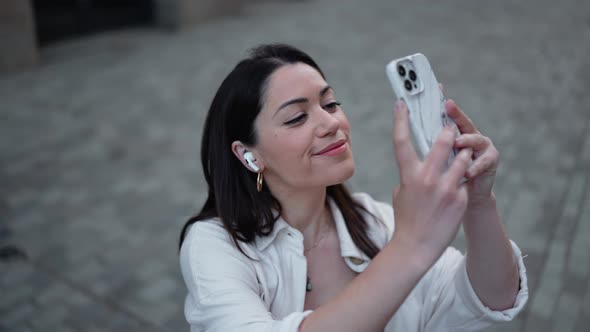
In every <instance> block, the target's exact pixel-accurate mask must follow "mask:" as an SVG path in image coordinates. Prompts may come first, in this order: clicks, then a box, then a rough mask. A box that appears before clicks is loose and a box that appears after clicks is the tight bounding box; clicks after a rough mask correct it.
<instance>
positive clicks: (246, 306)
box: [180, 193, 528, 332]
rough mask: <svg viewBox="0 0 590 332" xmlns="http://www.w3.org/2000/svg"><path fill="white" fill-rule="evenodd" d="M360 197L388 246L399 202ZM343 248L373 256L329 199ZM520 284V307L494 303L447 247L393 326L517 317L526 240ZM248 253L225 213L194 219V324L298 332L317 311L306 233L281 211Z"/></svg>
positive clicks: (353, 261) (458, 327)
mask: <svg viewBox="0 0 590 332" xmlns="http://www.w3.org/2000/svg"><path fill="white" fill-rule="evenodd" d="M353 198H354V199H355V200H356V201H357V202H359V203H360V204H361V205H362V206H364V207H365V208H366V209H367V210H368V211H369V212H371V213H372V214H374V215H375V216H376V217H377V218H378V219H380V221H381V222H377V221H375V222H374V219H373V218H371V217H368V216H367V220H368V224H369V225H370V226H369V230H368V235H369V236H370V237H371V239H372V240H373V241H374V243H375V244H376V245H377V246H379V247H380V248H383V247H384V246H385V245H386V244H387V242H389V240H390V239H391V237H392V234H393V231H394V220H393V209H392V207H391V205H388V204H385V203H382V202H377V201H375V200H373V199H372V198H371V197H370V196H369V195H367V194H364V193H361V194H354V195H353ZM329 204H330V208H331V210H332V215H333V217H334V222H335V225H336V231H337V233H338V238H339V240H340V248H341V254H342V257H343V258H344V260H345V262H346V264H347V265H348V267H350V268H351V269H352V270H354V271H356V272H362V271H363V270H364V269H365V268H366V267H367V265H368V264H369V262H370V260H369V258H368V257H367V256H366V255H365V254H364V253H363V252H361V250H360V249H358V248H357V247H356V246H355V245H354V242H353V241H352V238H351V237H350V234H349V233H348V231H347V229H346V225H345V223H344V219H343V217H342V214H341V212H340V210H339V209H338V207H337V206H336V204H335V203H334V202H333V201H332V200H329ZM511 243H512V248H513V250H514V255H515V257H516V260H517V262H518V269H519V274H520V290H519V292H518V294H517V296H516V301H515V303H514V306H513V308H510V309H507V310H503V311H492V310H490V309H489V308H487V307H485V306H484V305H483V304H482V302H481V301H480V300H479V298H478V297H477V295H476V294H475V291H474V290H473V287H472V286H471V284H470V282H469V279H468V277H467V270H466V267H465V257H464V256H463V255H462V254H461V253H460V252H459V251H457V250H456V249H454V248H451V247H449V248H447V250H446V251H445V252H444V253H443V255H442V256H441V257H440V258H439V259H438V261H437V262H436V263H435V264H434V265H433V266H432V267H431V268H430V269H429V270H428V272H427V273H426V274H425V275H424V277H423V278H422V279H421V280H420V281H419V282H418V284H417V285H416V287H415V288H414V289H413V290H412V292H411V293H410V294H409V295H408V297H407V298H406V300H405V301H404V303H403V304H402V305H401V307H400V308H399V309H398V311H397V312H396V313H395V315H394V316H393V317H392V318H391V320H390V321H389V322H388V324H387V326H386V328H385V331H386V332H391V331H406V332H417V331H475V330H479V329H483V328H486V327H488V326H490V325H492V324H493V323H495V322H502V321H510V320H512V319H513V318H514V317H515V316H516V315H517V314H518V313H519V312H520V311H521V310H522V308H523V307H524V305H525V303H526V302H527V299H528V287H527V277H526V271H525V267H524V264H523V261H522V255H521V252H520V250H519V248H518V247H517V246H516V245H515V244H514V243H513V242H511ZM241 247H242V248H243V250H244V252H245V253H246V254H248V256H250V257H251V258H254V260H252V259H249V258H247V257H246V256H244V255H243V254H242V253H241V252H240V251H239V250H238V249H237V248H236V247H235V245H234V244H233V242H232V240H231V239H230V237H229V235H228V233H227V231H226V230H225V229H224V228H223V226H222V224H221V222H220V221H219V220H218V219H211V220H205V221H199V222H196V223H194V224H193V225H192V226H191V227H190V229H189V231H188V234H187V235H186V238H185V240H184V243H183V245H182V249H181V252H180V266H181V270H182V275H183V277H184V280H185V282H186V285H187V288H188V295H187V297H186V301H185V307H184V313H185V316H186V320H187V321H188V323H189V324H190V326H191V331H192V332H197V331H207V332H209V331H223V332H232V331H240V332H242V331H276V332H279V331H280V332H296V331H297V330H298V327H299V324H300V323H301V321H302V320H303V319H304V318H305V317H306V316H307V315H309V314H310V313H311V312H312V311H311V310H308V311H304V310H303V306H304V302H305V294H306V290H305V283H306V280H307V263H306V258H305V256H304V255H303V236H302V234H301V233H300V232H299V231H298V230H297V229H295V228H293V227H291V226H289V225H288V224H287V223H286V222H285V221H284V220H283V219H282V218H279V219H278V220H277V222H276V224H275V226H274V229H273V231H272V233H271V234H269V235H268V236H264V237H257V238H256V241H255V242H254V243H251V244H243V243H242V244H241Z"/></svg>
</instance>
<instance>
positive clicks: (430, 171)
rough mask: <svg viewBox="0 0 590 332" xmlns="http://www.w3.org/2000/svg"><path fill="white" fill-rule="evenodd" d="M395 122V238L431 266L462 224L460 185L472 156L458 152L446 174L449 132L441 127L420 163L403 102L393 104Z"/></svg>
mask: <svg viewBox="0 0 590 332" xmlns="http://www.w3.org/2000/svg"><path fill="white" fill-rule="evenodd" d="M394 121H395V122H394V131H393V144H394V146H395V156H396V160H397V165H398V168H399V173H400V187H399V188H398V189H396V191H395V192H394V194H393V206H394V213H395V221H396V230H395V232H394V239H396V240H397V241H402V242H403V243H404V244H405V245H409V246H411V247H412V248H413V249H415V250H418V251H420V252H421V253H423V254H425V255H426V256H425V257H426V258H427V259H428V260H429V262H428V263H429V264H431V263H434V261H435V260H436V259H437V258H438V257H439V256H440V254H442V252H443V251H444V249H445V248H446V247H447V246H448V245H449V244H450V242H451V241H452V240H453V239H454V238H455V235H456V234H457V231H458V229H459V226H460V224H461V219H462V218H463V214H464V213H465V210H466V207H467V200H468V195H467V188H466V186H465V184H460V183H461V179H462V178H463V176H464V174H465V172H466V171H467V167H468V166H469V161H470V160H471V156H472V152H471V149H463V150H461V152H459V154H458V155H457V157H456V158H455V160H454V161H453V163H452V164H451V166H450V167H449V169H448V170H447V171H446V172H445V169H446V165H447V158H448V155H449V153H450V152H451V149H452V147H453V145H454V137H455V133H454V131H453V130H452V129H450V128H444V129H443V131H442V132H441V134H440V135H439V137H438V139H437V140H436V142H435V143H434V145H433V147H432V150H431V151H430V152H429V153H428V156H427V157H426V159H425V160H424V161H420V159H419V158H418V156H417V155H416V151H415V150H414V147H413V145H412V142H411V139H410V128H409V119H408V110H407V107H406V104H405V103H403V102H397V103H396V106H395V112H394ZM423 257H424V256H423ZM430 260H431V261H430Z"/></svg>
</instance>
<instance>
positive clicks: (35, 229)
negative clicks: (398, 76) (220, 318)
mask: <svg viewBox="0 0 590 332" xmlns="http://www.w3.org/2000/svg"><path fill="white" fill-rule="evenodd" d="M361 3H362V4H361ZM443 3H444V4H443ZM589 37H590V5H589V4H588V2H586V1H581V0H580V1H574V0H572V1H561V2H558V1H548V0H540V1H536V2H527V3H526V4H525V2H524V1H522V2H512V1H488V2H482V1H477V2H475V1H467V0H463V1H451V2H433V1H425V0H420V1H414V2H412V3H411V4H409V3H402V2H400V1H393V0H371V1H364V2H361V1H352V0H338V1H337V0H318V1H301V2H295V1H293V2H278V3H257V4H252V5H250V6H248V8H246V9H245V10H243V11H242V12H241V13H240V14H238V15H235V16H230V17H225V18H220V19H215V20H211V21H209V22H207V23H204V24H202V25H199V26H197V27H195V28H194V29H191V30H187V31H184V32H180V33H177V34H173V33H168V32H163V31H159V30H155V29H153V30H152V29H142V30H126V31H121V32H111V33H108V34H103V35H98V36H94V37H90V38H86V39H83V40H74V41H68V42H63V43H61V44H56V45H53V46H51V47H49V48H47V49H44V50H43V53H42V57H43V59H44V60H43V61H44V63H43V64H42V65H41V66H40V67H39V68H37V69H35V70H32V71H29V72H26V73H22V74H18V75H12V76H4V77H1V78H0V109H1V111H0V117H1V121H0V130H1V132H2V140H1V141H0V149H1V151H2V153H1V155H0V216H1V218H0V247H2V248H3V249H2V257H3V258H2V262H0V294H1V295H0V331H145V330H151V331H178V330H187V329H188V326H187V325H186V323H185V321H184V318H183V310H182V305H183V300H184V295H185V288H184V287H185V286H184V284H183V282H182V280H181V277H180V274H179V268H178V261H177V238H178V234H179V230H180V228H181V225H182V224H183V222H184V220H185V219H186V218H187V216H189V215H190V214H191V213H192V212H194V211H195V210H196V209H197V208H198V207H199V206H200V204H201V203H202V202H203V200H204V195H205V188H204V181H203V179H202V177H201V172H200V164H199V160H198V151H199V144H200V133H201V127H202V123H203V118H204V115H205V112H206V109H207V106H208V104H209V102H210V101H211V99H212V96H213V93H214V91H215V90H216V88H217V87H218V86H219V84H220V83H221V80H222V78H223V77H224V76H225V75H226V74H227V73H228V72H229V70H230V68H231V67H232V66H233V65H235V63H236V62H237V60H238V59H239V58H240V57H241V56H242V55H243V54H244V53H245V51H246V50H247V49H248V48H250V47H252V46H253V45H256V44H258V43H261V42H270V41H283V42H288V43H293V44H294V45H297V46H299V47H301V48H302V49H304V50H306V51H308V52H309V53H310V54H311V55H312V56H313V57H315V58H316V60H317V61H318V63H319V64H320V65H321V66H322V67H323V69H324V71H325V72H326V74H327V76H328V79H329V81H330V83H331V85H333V86H334V87H335V89H336V93H337V95H338V97H339V99H340V100H341V101H342V103H343V107H344V109H345V111H346V112H347V114H348V116H349V119H350V121H351V125H352V128H353V147H354V151H355V159H356V162H357V172H356V174H355V176H354V177H353V179H351V181H350V186H351V187H352V188H353V189H354V190H356V191H366V192H369V193H371V194H372V195H374V196H375V197H377V198H379V199H381V200H385V201H389V199H390V193H391V188H392V186H393V185H395V184H396V183H397V181H398V179H397V177H396V174H395V173H396V170H395V165H394V160H393V153H392V147H391V140H390V137H391V127H392V125H391V124H392V120H391V118H392V109H393V94H392V92H391V90H390V87H389V83H388V82H387V80H386V76H385V73H384V66H385V64H386V63H387V62H388V60H390V59H392V58H394V57H399V56H403V55H406V54H409V53H413V52H417V51H420V52H422V53H424V54H426V55H427V56H428V57H429V58H430V60H431V62H432V63H433V66H434V68H435V70H436V72H437V75H438V78H439V80H441V81H442V82H445V83H446V90H447V95H449V96H450V97H453V98H454V99H456V100H457V101H458V103H459V104H460V105H461V106H462V107H463V108H464V110H466V111H467V112H468V114H470V116H471V117H472V118H473V119H474V120H475V122H476V123H477V124H478V125H479V127H480V129H481V130H482V132H484V133H485V134H486V135H488V136H490V137H491V138H492V139H493V140H494V142H495V144H496V146H497V147H498V149H499V150H500V152H501V156H502V165H501V168H500V170H499V175H498V179H497V185H496V193H497V196H498V198H499V206H500V209H501V212H502V215H503V218H504V222H505V225H506V227H507V229H508V230H509V233H510V236H511V238H512V239H514V240H515V241H516V242H517V243H518V244H519V245H520V247H521V248H522V249H523V251H524V253H526V254H527V255H528V256H527V258H526V259H525V261H526V264H527V268H528V274H529V278H530V281H529V282H530V284H529V286H530V288H531V294H532V297H531V299H530V302H529V305H528V307H527V309H526V311H525V312H524V313H523V314H522V315H521V316H520V317H519V318H518V319H517V320H515V321H514V322H512V323H509V324H506V325H503V326H500V327H497V328H495V329H493V331H560V332H566V331H588V329H589V328H590V327H589V326H590V283H589V280H590V241H588V239H589V238H590V220H589V219H590V192H589V190H588V189H587V188H588V185H589V181H590V179H589V176H590V171H589V170H590V135H589V134H588V131H589V129H590V128H589V122H590V120H589V119H590V116H589V115H588V114H589V111H590V110H589V109H588V105H590V95H589V94H588V91H589V88H590V61H589V60H588V55H589V54H590V38H589ZM456 245H457V246H459V247H461V248H463V247H464V240H463V238H462V237H461V236H459V238H458V239H457V241H456ZM19 254H20V255H19Z"/></svg>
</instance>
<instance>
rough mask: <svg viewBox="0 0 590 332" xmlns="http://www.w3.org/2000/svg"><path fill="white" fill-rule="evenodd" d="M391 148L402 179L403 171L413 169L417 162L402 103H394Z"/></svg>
mask: <svg viewBox="0 0 590 332" xmlns="http://www.w3.org/2000/svg"><path fill="white" fill-rule="evenodd" d="M393 146H394V148H395V159H396V161H397V166H398V168H399V172H400V176H401V177H403V173H404V172H405V170H409V169H412V168H414V167H415V165H416V164H417V163H418V162H419V161H418V156H417V155H416V151H415V150H414V146H413V145H412V140H411V138H410V124H409V116H408V108H407V107H406V104H405V103H404V102H403V101H397V102H396V103H395V111H394V112H393Z"/></svg>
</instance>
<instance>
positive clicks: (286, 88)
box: [264, 63, 327, 107]
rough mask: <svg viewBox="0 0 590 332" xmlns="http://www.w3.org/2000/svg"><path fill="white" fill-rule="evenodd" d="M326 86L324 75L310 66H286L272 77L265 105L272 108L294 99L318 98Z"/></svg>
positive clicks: (265, 97) (297, 64) (298, 64)
mask: <svg viewBox="0 0 590 332" xmlns="http://www.w3.org/2000/svg"><path fill="white" fill-rule="evenodd" d="M326 85H327V83H326V81H325V80H324V78H323V77H322V75H320V73H319V72H318V71H317V70H315V68H313V67H311V66H309V65H306V64H303V63H295V64H288V65H284V66H281V67H280V68H279V69H277V70H276V71H275V72H274V73H272V75H271V76H270V79H269V81H268V85H267V86H266V89H265V90H266V91H265V96H264V99H265V103H264V104H265V106H269V107H272V106H275V105H277V104H280V103H283V102H285V101H288V100H290V99H293V98H310V97H312V96H317V95H318V94H319V92H320V90H321V89H323V88H324V87H325V86H326ZM277 106H278V105H277Z"/></svg>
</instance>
